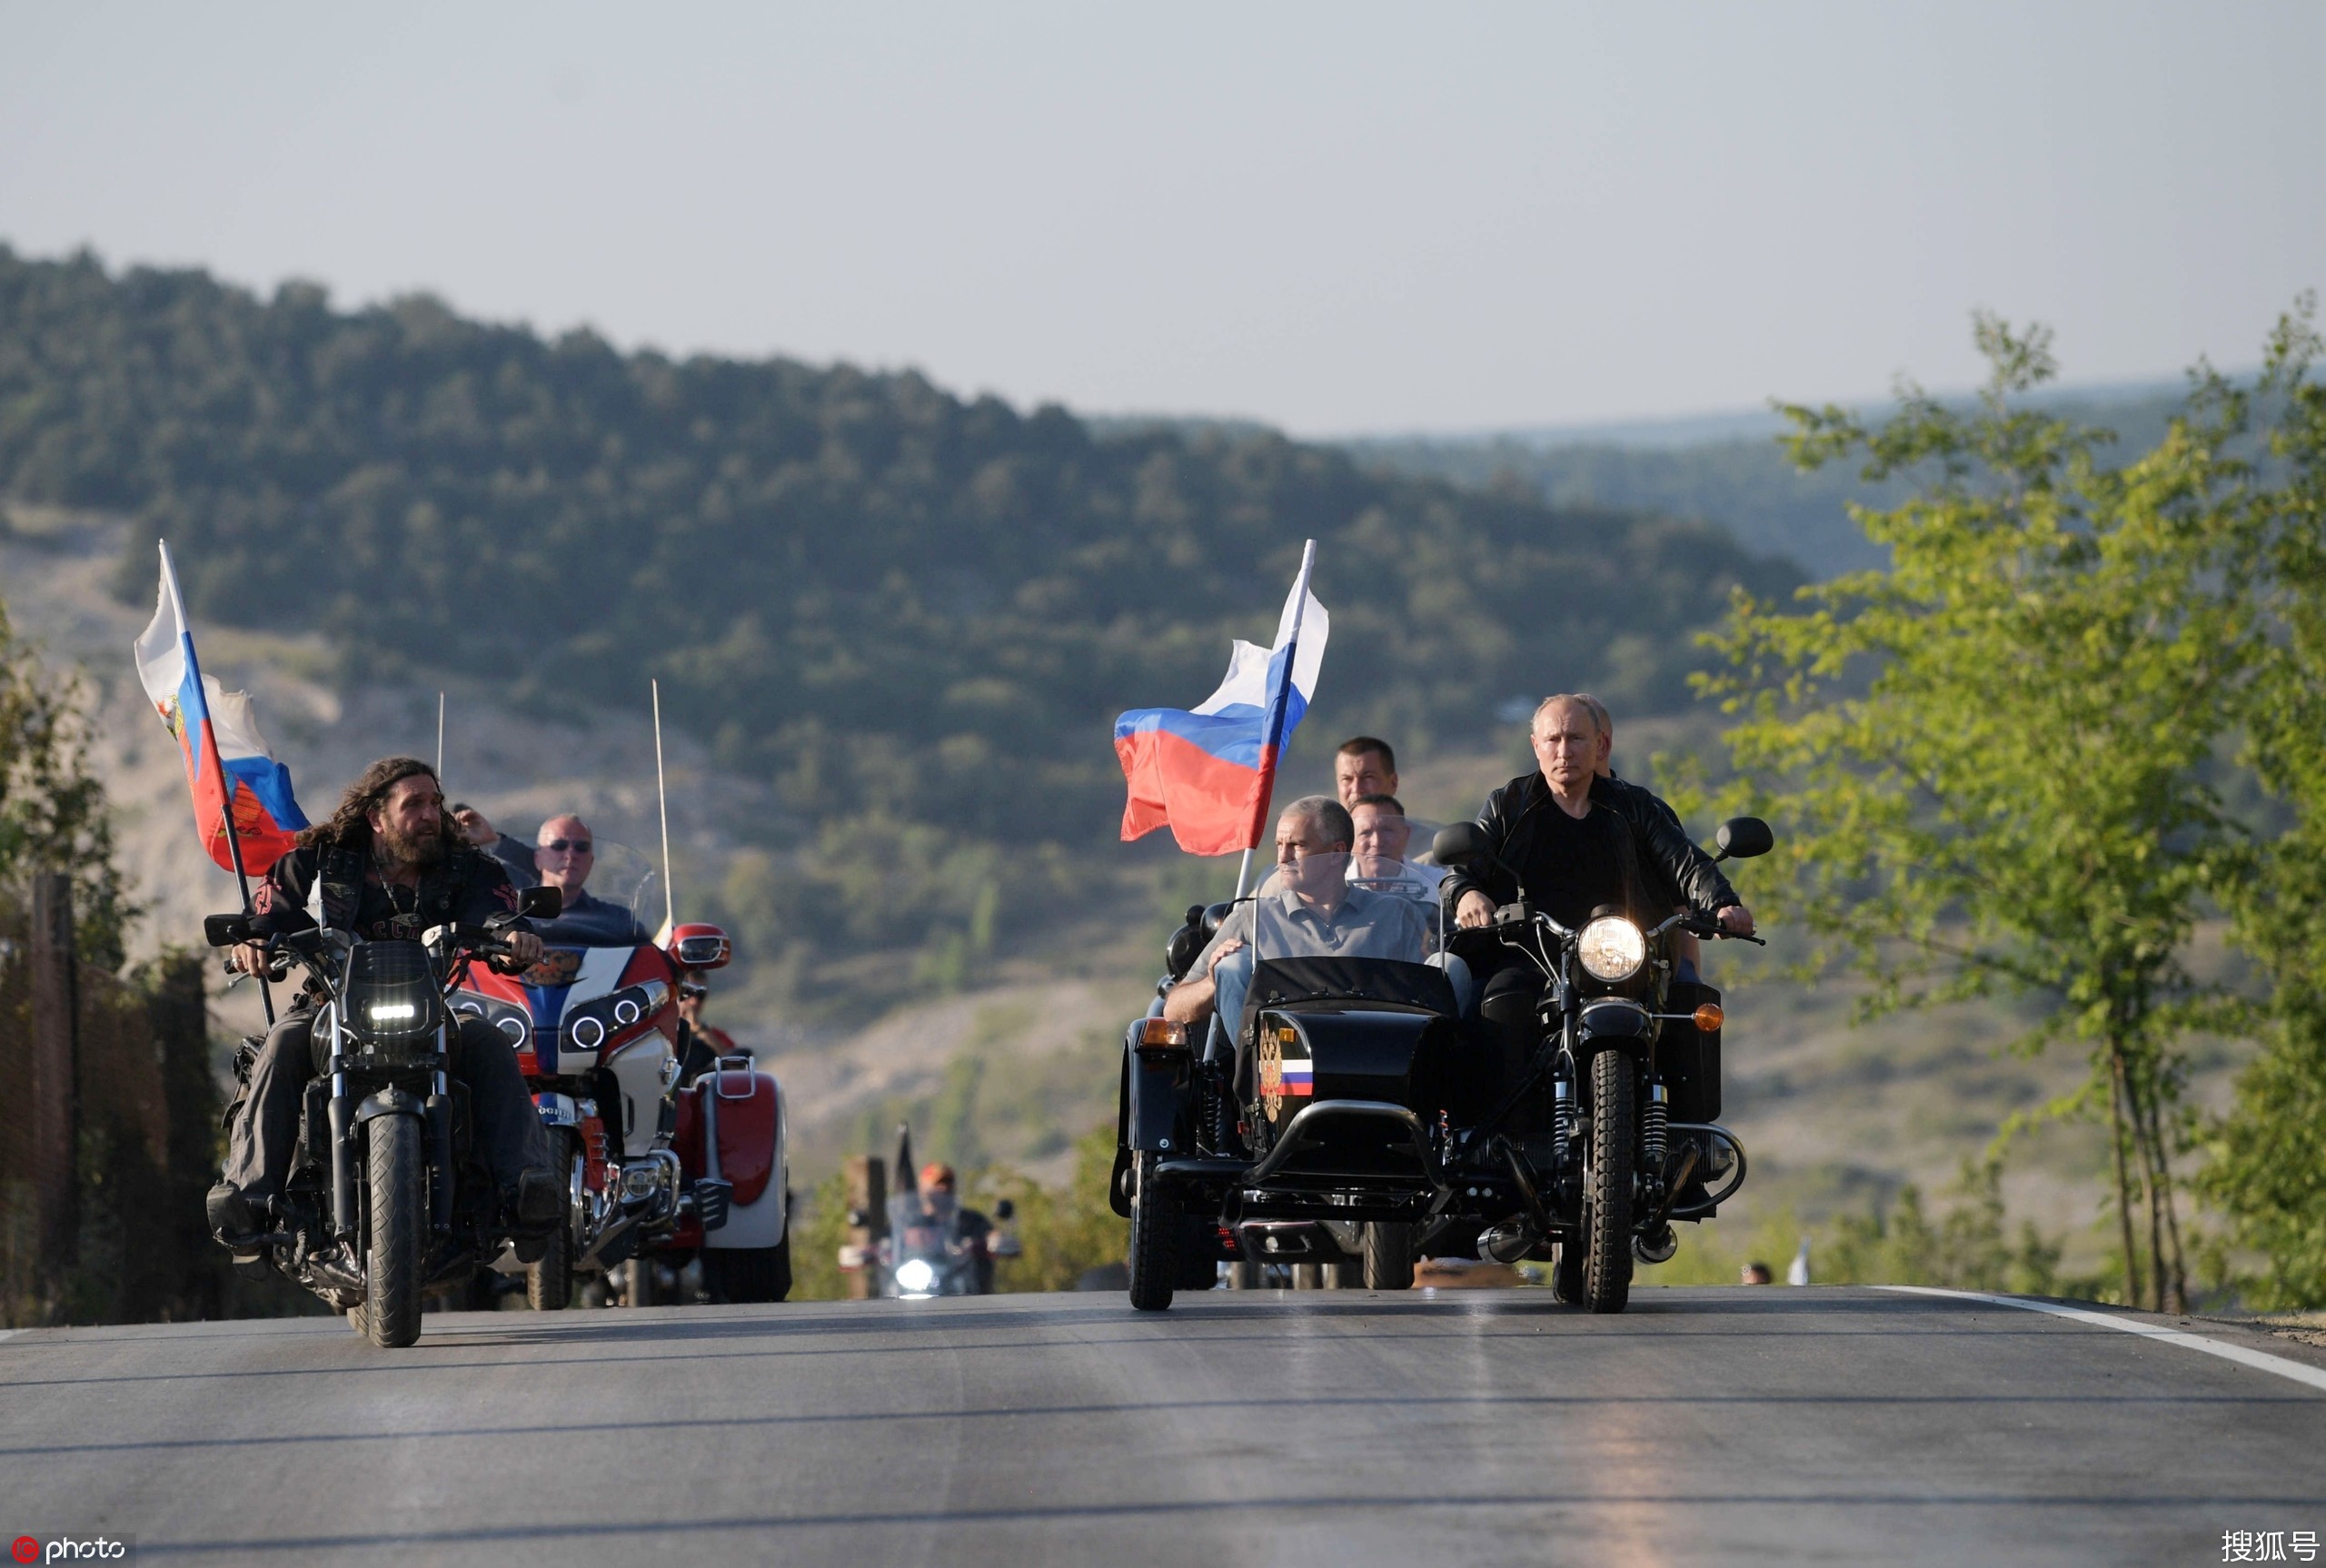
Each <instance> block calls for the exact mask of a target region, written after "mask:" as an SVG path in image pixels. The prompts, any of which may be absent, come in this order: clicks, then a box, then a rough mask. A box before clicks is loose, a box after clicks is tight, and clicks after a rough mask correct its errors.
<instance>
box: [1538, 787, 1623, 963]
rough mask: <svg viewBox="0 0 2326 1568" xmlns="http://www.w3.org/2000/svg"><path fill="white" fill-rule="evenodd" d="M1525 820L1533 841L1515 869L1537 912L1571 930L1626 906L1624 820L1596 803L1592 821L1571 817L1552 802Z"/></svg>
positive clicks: (1540, 804) (1591, 815)
mask: <svg viewBox="0 0 2326 1568" xmlns="http://www.w3.org/2000/svg"><path fill="white" fill-rule="evenodd" d="M1526 818H1527V820H1526V828H1527V829H1529V831H1528V834H1527V838H1528V840H1529V841H1528V843H1527V845H1526V854H1525V855H1524V857H1523V858H1521V859H1520V860H1519V861H1518V863H1517V865H1516V868H1515V869H1516V871H1517V872H1518V876H1519V879H1520V880H1522V881H1524V882H1525V883H1526V897H1527V898H1528V899H1529V901H1531V902H1532V903H1533V904H1534V906H1535V908H1537V909H1539V910H1541V911H1542V912H1543V913H1544V914H1546V915H1548V916H1549V917H1550V918H1552V919H1554V920H1556V921H1557V922H1558V923H1559V924H1560V925H1562V926H1565V927H1566V928H1569V929H1570V930H1572V929H1575V928H1577V927H1580V926H1581V925H1582V924H1583V923H1584V922H1585V920H1588V919H1589V918H1591V911H1592V910H1594V909H1595V908H1598V907H1599V906H1600V905H1602V904H1614V905H1616V906H1618V907H1620V906H1622V905H1623V904H1625V902H1626V900H1625V896H1624V861H1623V851H1622V849H1620V847H1619V846H1618V844H1617V841H1616V835H1618V834H1620V833H1623V832H1625V831H1626V829H1625V825H1624V820H1623V819H1622V818H1620V817H1618V816H1617V815H1616V814H1615V812H1614V811H1611V810H1609V809H1607V808H1606V807H1605V806H1602V805H1599V804H1597V803H1596V802H1594V803H1593V805H1592V808H1591V811H1590V814H1589V815H1587V816H1585V817H1582V818H1575V817H1570V816H1568V815H1567V814H1566V812H1565V811H1562V810H1560V809H1559V808H1558V803H1557V802H1556V801H1555V800H1552V799H1549V798H1548V797H1547V796H1546V797H1545V798H1544V799H1543V800H1542V801H1541V803H1539V804H1538V805H1536V807H1535V808H1534V809H1532V810H1530V811H1529V812H1527V814H1526Z"/></svg>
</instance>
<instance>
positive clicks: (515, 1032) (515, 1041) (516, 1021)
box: [493, 1013, 525, 1046]
mask: <svg viewBox="0 0 2326 1568" xmlns="http://www.w3.org/2000/svg"><path fill="white" fill-rule="evenodd" d="M493 1027H495V1028H497V1029H499V1030H500V1031H501V1032H502V1034H504V1035H506V1036H508V1037H509V1043H510V1044H511V1045H512V1046H522V1045H523V1044H524V1043H525V1020H524V1019H522V1018H521V1017H518V1016H517V1015H516V1014H514V1013H503V1014H502V1015H501V1021H500V1022H499V1023H498V1024H495V1025H494V1026H493Z"/></svg>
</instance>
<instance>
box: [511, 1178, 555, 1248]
mask: <svg viewBox="0 0 2326 1568" xmlns="http://www.w3.org/2000/svg"><path fill="white" fill-rule="evenodd" d="M502 1209H503V1211H504V1212H505V1213H506V1214H507V1215H508V1216H509V1229H510V1232H511V1235H512V1240H513V1241H514V1243H515V1245H516V1251H517V1259H518V1261H519V1262H521V1263H539V1262H540V1261H541V1260H542V1254H543V1253H545V1252H547V1251H548V1250H549V1238H550V1235H551V1233H552V1232H553V1231H554V1230H556V1229H557V1227H558V1226H561V1225H562V1224H564V1223H565V1184H564V1183H563V1182H562V1181H560V1180H558V1177H557V1173H556V1172H555V1171H552V1170H549V1169H546V1168H543V1167H536V1168H534V1169H532V1170H529V1171H522V1172H520V1173H519V1174H518V1176H517V1185H516V1186H514V1187H512V1188H511V1189H509V1190H508V1191H506V1192H504V1193H503V1194H502Z"/></svg>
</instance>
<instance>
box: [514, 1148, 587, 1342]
mask: <svg viewBox="0 0 2326 1568" xmlns="http://www.w3.org/2000/svg"><path fill="white" fill-rule="evenodd" d="M560 1155H563V1156H566V1158H565V1159H563V1160H562V1161H561V1160H560V1159H559V1158H558V1156H560ZM550 1164H551V1167H552V1169H554V1168H555V1167H556V1166H558V1165H560V1164H562V1165H564V1166H566V1168H567V1171H568V1174H569V1180H570V1188H571V1191H572V1193H573V1194H574V1195H575V1196H577V1197H578V1196H579V1195H580V1194H581V1193H582V1190H583V1188H582V1181H583V1177H582V1168H583V1167H582V1151H581V1150H580V1149H578V1148H576V1147H574V1146H573V1137H572V1134H570V1133H568V1132H567V1131H566V1130H565V1129H564V1128H562V1127H558V1128H555V1129H552V1131H551V1133H550ZM581 1223H582V1216H581V1211H580V1209H579V1208H578V1207H576V1206H574V1205H572V1204H568V1205H567V1206H566V1210H565V1213H564V1214H563V1215H562V1216H559V1219H558V1222H557V1228H556V1229H555V1230H553V1231H552V1232H550V1235H549V1246H548V1249H547V1250H546V1251H544V1252H543V1253H542V1255H541V1261H540V1262H538V1263H529V1264H527V1265H525V1305H528V1306H530V1307H532V1309H533V1310H534V1311H535V1312H562V1311H564V1310H565V1307H566V1304H567V1303H569V1302H571V1301H572V1299H573V1227H574V1226H577V1225H579V1224H581Z"/></svg>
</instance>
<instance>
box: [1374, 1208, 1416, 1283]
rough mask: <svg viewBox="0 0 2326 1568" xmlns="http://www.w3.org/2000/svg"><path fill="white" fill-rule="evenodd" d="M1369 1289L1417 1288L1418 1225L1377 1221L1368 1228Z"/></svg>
mask: <svg viewBox="0 0 2326 1568" xmlns="http://www.w3.org/2000/svg"><path fill="white" fill-rule="evenodd" d="M1363 1266H1364V1270H1365V1288H1366V1289H1367V1290H1411V1289H1412V1288H1413V1287H1414V1227H1413V1226H1409V1225H1401V1224H1399V1223H1397V1221H1395V1220H1375V1221H1373V1222H1371V1223H1370V1224H1368V1225H1367V1226H1366V1227H1365V1259H1364V1265H1363Z"/></svg>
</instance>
